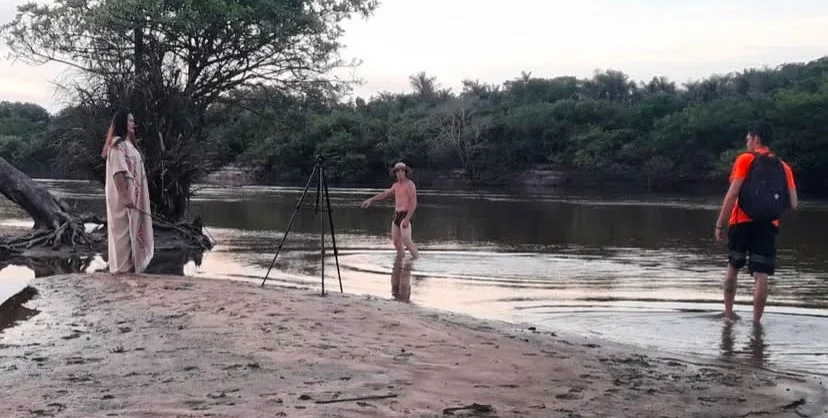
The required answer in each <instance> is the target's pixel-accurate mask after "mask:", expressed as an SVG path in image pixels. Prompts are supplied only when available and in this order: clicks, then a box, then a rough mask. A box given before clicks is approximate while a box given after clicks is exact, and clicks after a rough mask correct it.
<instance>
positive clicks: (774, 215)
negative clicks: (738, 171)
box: [739, 152, 790, 222]
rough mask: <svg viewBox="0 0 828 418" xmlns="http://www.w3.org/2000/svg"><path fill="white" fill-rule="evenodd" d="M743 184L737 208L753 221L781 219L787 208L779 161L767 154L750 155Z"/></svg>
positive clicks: (787, 203)
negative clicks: (751, 158) (750, 160)
mask: <svg viewBox="0 0 828 418" xmlns="http://www.w3.org/2000/svg"><path fill="white" fill-rule="evenodd" d="M753 155H754V156H755V158H754V159H753V161H752V162H751V164H750V168H749V169H748V173H747V176H746V177H745V181H744V182H743V183H742V187H741V189H740V190H739V207H740V208H742V210H743V211H744V212H745V213H746V214H747V215H748V216H750V219H751V220H753V221H756V222H770V221H773V220H776V219H779V218H780V217H782V214H784V213H785V211H786V210H788V208H789V207H790V195H789V194H788V193H789V192H788V178H787V176H786V175H785V167H784V166H783V165H782V160H780V159H779V157H777V156H776V155H774V154H771V153H770V152H768V153H765V154H759V153H753Z"/></svg>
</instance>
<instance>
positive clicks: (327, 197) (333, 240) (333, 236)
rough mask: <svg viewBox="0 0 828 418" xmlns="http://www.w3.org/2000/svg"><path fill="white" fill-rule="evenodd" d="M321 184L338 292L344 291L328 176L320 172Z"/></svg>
mask: <svg viewBox="0 0 828 418" xmlns="http://www.w3.org/2000/svg"><path fill="white" fill-rule="evenodd" d="M322 174H323V175H322V181H323V182H324V183H323V184H322V186H323V187H324V189H325V203H326V205H327V207H328V223H329V224H330V226H331V243H332V244H333V253H334V260H336V276H337V277H338V278H339V293H344V291H343V290H342V274H340V272H339V250H338V249H337V248H336V234H335V233H334V222H333V209H331V195H330V194H329V193H328V178H327V177H326V176H325V175H324V174H325V172H324V171H323V172H322Z"/></svg>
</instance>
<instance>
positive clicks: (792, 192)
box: [788, 187, 799, 210]
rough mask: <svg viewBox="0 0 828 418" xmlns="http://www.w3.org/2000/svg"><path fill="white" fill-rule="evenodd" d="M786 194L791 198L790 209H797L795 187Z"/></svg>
mask: <svg viewBox="0 0 828 418" xmlns="http://www.w3.org/2000/svg"><path fill="white" fill-rule="evenodd" d="M788 194H789V195H790V197H791V209H793V210H796V209H797V208H798V207H799V195H797V194H796V187H794V188H791V189H788Z"/></svg>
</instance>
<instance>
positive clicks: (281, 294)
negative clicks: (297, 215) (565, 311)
mask: <svg viewBox="0 0 828 418" xmlns="http://www.w3.org/2000/svg"><path fill="white" fill-rule="evenodd" d="M32 286H34V287H35V288H36V289H37V290H38V291H39V293H40V296H38V297H37V298H35V299H33V300H31V301H29V302H28V303H27V304H26V306H27V307H28V308H30V309H35V310H39V311H40V312H39V313H38V314H37V315H36V316H35V317H33V318H30V319H28V320H26V321H23V322H21V323H19V324H18V325H17V326H15V327H13V328H10V329H7V330H5V331H3V333H2V334H0V376H2V377H0V393H2V394H3V401H2V402H0V416H4V417H5V416H15V417H29V416H59V417H95V416H130V417H177V416H186V417H200V416H212V417H273V416H283V417H362V416H375V417H394V416H413V417H437V416H484V417H485V416H497V417H605V416H606V417H610V416H611V417H634V416H642V417H749V416H765V417H776V416H779V417H787V416H811V417H815V416H820V415H825V414H828V412H826V406H825V405H826V397H825V393H824V391H823V390H822V387H821V382H819V381H814V380H811V379H806V378H800V377H796V376H782V375H778V374H772V373H770V372H767V371H762V370H758V369H751V368H747V367H745V366H736V365H733V364H731V365H726V364H718V365H713V364H709V363H711V361H712V360H711V361H707V362H706V363H707V364H705V363H704V362H703V361H702V360H700V359H674V358H669V356H665V357H661V356H660V355H659V354H657V353H654V352H647V351H645V350H643V349H640V348H633V347H624V346H617V345H613V344H609V343H605V342H603V341H597V340H591V339H587V338H584V337H576V336H564V335H555V334H553V333H540V332H536V331H534V330H533V329H528V328H522V327H519V326H513V325H509V324H504V323H498V322H491V321H481V320H476V319H473V318H469V317H466V316H462V315H453V314H450V313H446V312H437V311H430V310H426V309H422V308H418V307H417V306H414V305H411V304H406V303H399V302H395V301H390V300H377V299H375V298H367V297H362V296H355V295H340V294H337V293H332V294H330V295H328V296H327V297H324V298H322V297H319V296H318V295H316V294H312V293H309V292H307V291H303V290H291V289H284V288H260V287H258V286H255V285H251V284H246V283H237V282H228V281H219V280H205V279H191V278H185V277H165V276H121V277H114V276H110V275H105V274H91V275H70V276H53V277H48V278H41V279H36V280H34V281H33V282H32ZM352 398H367V399H361V400H348V399H352ZM474 404H478V406H477V407H476V409H477V411H475V409H474V408H471V409H460V410H451V409H448V410H447V409H446V408H457V407H464V406H470V405H474ZM486 411H488V412H486ZM452 414H453V415H452Z"/></svg>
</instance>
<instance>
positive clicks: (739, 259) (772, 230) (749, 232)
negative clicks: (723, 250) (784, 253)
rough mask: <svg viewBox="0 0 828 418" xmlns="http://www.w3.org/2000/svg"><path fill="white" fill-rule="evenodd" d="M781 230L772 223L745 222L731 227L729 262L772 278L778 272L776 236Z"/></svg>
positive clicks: (728, 235)
mask: <svg viewBox="0 0 828 418" xmlns="http://www.w3.org/2000/svg"><path fill="white" fill-rule="evenodd" d="M778 233H779V230H778V228H777V227H776V226H774V225H773V224H772V223H770V222H761V223H760V222H743V223H738V224H736V225H730V228H729V229H728V231H727V251H728V254H727V262H728V263H729V264H730V265H731V266H733V267H735V268H736V269H740V268H742V267H744V266H745V264H747V266H748V272H749V273H750V274H753V273H765V274H767V275H769V276H772V275H773V273H774V271H775V270H776V235H777V234H778Z"/></svg>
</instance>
